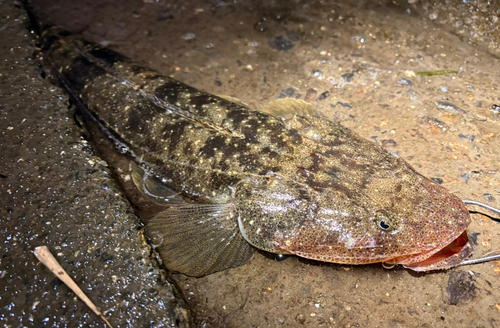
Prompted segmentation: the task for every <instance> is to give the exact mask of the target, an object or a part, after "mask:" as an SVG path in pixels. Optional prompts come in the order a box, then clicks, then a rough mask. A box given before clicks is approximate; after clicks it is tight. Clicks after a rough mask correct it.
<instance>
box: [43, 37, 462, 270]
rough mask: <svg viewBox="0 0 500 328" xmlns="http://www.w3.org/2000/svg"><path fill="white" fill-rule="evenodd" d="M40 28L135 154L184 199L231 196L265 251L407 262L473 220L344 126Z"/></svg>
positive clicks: (216, 200) (241, 221)
mask: <svg viewBox="0 0 500 328" xmlns="http://www.w3.org/2000/svg"><path fill="white" fill-rule="evenodd" d="M44 33H45V35H44V40H45V41H44V42H43V44H42V51H43V53H44V61H45V65H46V66H47V67H49V68H50V70H51V71H52V72H53V75H54V76H56V77H58V78H62V79H63V80H64V81H65V84H66V85H65V86H66V87H67V88H69V89H71V90H72V92H73V93H74V94H75V95H77V96H78V97H79V98H80V99H81V101H82V102H83V103H84V104H85V105H86V106H87V108H89V109H90V110H91V111H92V112H93V113H94V114H95V116H96V117H97V118H98V119H99V120H100V121H101V122H103V124H104V125H105V127H106V128H107V129H109V131H110V133H111V134H112V135H113V136H116V138H117V139H119V140H121V142H123V145H125V147H126V148H127V149H128V151H129V152H130V153H131V154H133V155H134V158H135V159H136V160H137V161H139V162H140V164H141V165H146V166H147V167H148V168H149V169H150V170H151V172H153V173H154V175H156V176H157V177H159V178H161V179H163V181H164V183H165V185H166V186H168V188H170V189H172V190H173V191H175V192H178V193H180V194H181V195H182V196H183V197H184V198H185V199H186V201H187V202H188V203H192V204H195V203H196V204H231V206H233V207H234V208H235V211H236V212H237V215H234V218H233V216H231V218H232V219H231V220H233V221H234V225H238V226H239V229H240V232H241V233H242V235H243V237H244V238H245V240H247V241H248V242H249V243H250V244H251V245H253V246H255V247H257V248H259V249H262V250H265V251H269V252H272V253H278V254H296V255H299V256H303V257H306V258H311V259H315V260H321V261H328V262H335V263H349V264H365V263H373V262H388V263H395V264H398V263H400V264H411V263H415V262H420V261H423V260H425V259H427V258H429V257H430V256H431V255H433V254H434V253H436V252H438V251H439V250H440V249H442V248H443V247H445V246H446V245H447V244H449V243H450V242H452V241H453V240H454V239H456V238H458V236H460V235H461V234H462V233H463V232H464V231H465V229H466V228H467V226H468V225H469V223H470V217H469V214H468V211H467V209H466V208H465V206H464V204H463V202H462V201H461V200H460V199H459V198H457V197H456V196H454V195H452V194H450V193H449V192H448V191H447V190H446V189H445V188H443V187H441V186H439V185H438V184H436V183H434V182H433V181H431V180H429V179H427V178H426V177H424V176H422V175H421V174H419V173H417V172H416V171H415V170H414V169H413V168H411V166H410V165H409V164H407V163H406V162H405V161H404V160H403V159H401V158H400V157H398V156H397V155H395V154H392V153H390V152H388V151H386V150H385V149H383V148H381V147H379V146H378V145H376V144H374V143H372V142H370V141H367V140H365V139H362V138H360V137H359V136H357V135H356V134H355V133H354V132H352V131H351V130H349V129H347V128H345V127H343V126H341V125H340V124H337V123H333V122H330V121H328V120H325V119H322V118H318V117H315V116H312V115H295V116H293V117H291V118H288V119H282V118H278V117H275V116H273V115H270V114H266V113H263V112H259V111H253V110H250V109H249V108H247V107H246V106H244V105H242V104H237V103H234V102H231V101H228V100H226V99H223V98H220V97H217V96H214V95H210V94H207V93H204V92H201V91H199V90H197V89H195V88H192V87H189V86H187V85H185V84H182V83H180V82H178V81H175V80H173V79H171V78H169V77H166V76H162V75H160V74H158V73H157V72H154V71H152V70H150V69H147V68H144V67H141V66H139V65H137V64H135V63H133V62H132V61H131V60H129V59H127V58H126V57H124V56H122V55H120V54H118V53H116V52H114V51H111V50H109V49H105V48H102V47H100V46H98V45H96V44H92V43H89V42H87V41H84V40H83V39H81V38H80V37H77V36H73V35H69V34H68V33H61V32H60V31H59V30H57V29H54V28H52V29H48V30H46V31H45V32H44ZM231 213H232V212H231ZM173 269H174V270H175V269H176V268H173ZM213 270H214V269H213V268H212V271H210V272H209V271H203V273H197V274H196V275H202V274H206V273H207V272H208V273H211V272H213ZM188 274H189V272H188Z"/></svg>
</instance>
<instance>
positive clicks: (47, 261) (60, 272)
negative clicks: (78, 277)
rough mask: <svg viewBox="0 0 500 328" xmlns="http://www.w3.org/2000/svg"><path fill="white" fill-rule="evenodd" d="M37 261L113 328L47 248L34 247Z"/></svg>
mask: <svg viewBox="0 0 500 328" xmlns="http://www.w3.org/2000/svg"><path fill="white" fill-rule="evenodd" d="M33 253H35V256H36V258H37V259H38V261H40V262H42V263H43V264H44V265H45V266H46V267H47V268H48V269H49V270H50V271H52V273H53V274H55V275H56V277H57V278H59V279H60V280H61V281H62V282H64V283H65V284H66V286H68V287H69V288H70V289H71V290H72V291H73V292H74V293H75V294H76V296H78V297H79V298H80V299H81V300H82V301H83V302H85V304H87V306H88V307H89V308H90V309H91V310H92V311H94V313H95V314H97V315H98V316H99V317H100V318H101V319H102V320H103V321H104V322H105V323H106V325H107V326H108V327H109V328H113V326H111V324H110V323H109V322H108V320H106V318H105V317H104V315H103V314H102V312H101V311H100V310H99V309H98V308H97V307H96V306H95V305H94V303H92V301H91V300H90V299H89V298H88V297H87V295H85V293H84V292H83V291H82V290H81V289H80V287H78V285H77V284H76V283H75V282H74V281H73V279H71V277H70V276H69V275H68V274H67V273H66V271H64V269H63V268H62V266H61V265H60V264H59V263H58V262H57V260H56V259H55V257H54V255H52V253H51V252H50V251H49V248H48V247H47V246H38V247H35V250H34V251H33Z"/></svg>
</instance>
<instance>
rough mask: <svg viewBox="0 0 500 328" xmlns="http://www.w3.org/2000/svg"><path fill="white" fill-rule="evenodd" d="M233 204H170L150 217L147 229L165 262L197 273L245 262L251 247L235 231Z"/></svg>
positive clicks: (218, 269) (251, 252) (191, 274)
mask: <svg viewBox="0 0 500 328" xmlns="http://www.w3.org/2000/svg"><path fill="white" fill-rule="evenodd" d="M237 216H238V209H237V207H236V205H234V204H185V205H180V206H172V207H169V208H168V209H166V210H164V211H162V212H160V213H158V214H157V215H156V216H155V217H154V218H152V219H151V220H150V221H149V223H148V225H147V227H146V228H147V231H148V234H149V236H150V239H151V243H152V244H153V245H154V247H155V248H156V250H157V251H158V252H159V254H160V256H161V258H162V260H163V261H164V264H165V266H166V267H167V268H168V269H170V270H172V271H177V272H181V273H183V274H186V275H189V276H194V277H201V276H205V275H208V274H211V273H214V272H218V271H222V270H225V269H228V268H233V267H237V266H240V265H243V264H245V263H246V262H247V261H248V260H249V259H250V258H251V256H252V254H253V252H254V248H253V247H252V246H251V245H250V244H248V242H247V241H246V240H245V239H244V238H243V237H242V235H241V233H240V232H239V228H238V222H237V219H238V218H237Z"/></svg>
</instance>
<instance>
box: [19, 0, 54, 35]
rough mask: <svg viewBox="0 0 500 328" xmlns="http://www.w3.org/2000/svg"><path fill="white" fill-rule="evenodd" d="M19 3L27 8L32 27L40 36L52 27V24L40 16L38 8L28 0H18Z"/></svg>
mask: <svg viewBox="0 0 500 328" xmlns="http://www.w3.org/2000/svg"><path fill="white" fill-rule="evenodd" d="M17 3H18V4H20V5H21V6H22V7H23V8H24V10H26V13H27V14H28V18H29V21H30V29H32V30H33V31H35V33H36V34H37V35H38V36H41V35H42V33H43V32H44V31H45V30H47V29H48V28H49V27H51V25H50V24H47V23H45V22H44V21H43V20H42V19H41V18H40V14H39V12H38V9H37V8H35V7H33V6H32V5H31V3H30V2H29V1H28V0H18V1H17Z"/></svg>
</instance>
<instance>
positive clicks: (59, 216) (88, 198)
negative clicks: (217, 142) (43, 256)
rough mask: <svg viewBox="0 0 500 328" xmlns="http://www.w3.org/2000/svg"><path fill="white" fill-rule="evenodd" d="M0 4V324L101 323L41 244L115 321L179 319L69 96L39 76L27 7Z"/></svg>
mask: <svg viewBox="0 0 500 328" xmlns="http://www.w3.org/2000/svg"><path fill="white" fill-rule="evenodd" d="M0 8H1V9H0V12H1V14H0V53H1V55H0V58H1V61H0V226H1V233H0V243H1V245H2V246H1V250H0V290H1V292H0V322H2V326H4V327H102V326H103V322H102V321H101V320H100V319H99V318H98V317H97V316H96V315H95V314H93V313H92V312H91V311H90V310H89V309H88V308H87V306H86V305H85V304H84V303H83V302H82V301H80V300H79V299H77V298H76V297H75V295H74V294H73V293H72V292H71V291H70V290H69V289H68V288H67V287H66V286H65V285H63V284H62V283H61V281H60V280H59V279H58V278H56V277H55V276H54V275H53V274H52V273H51V272H50V271H49V270H47V269H46V268H45V267H44V266H43V265H41V264H40V263H39V262H38V261H37V259H36V258H35V256H34V255H33V249H34V247H36V246H40V245H47V246H48V247H49V249H50V250H51V251H52V253H53V254H54V256H55V257H56V258H57V259H58V261H59V262H60V264H61V265H62V267H63V268H64V269H65V270H66V271H67V272H68V273H69V275H70V276H71V277H72V278H73V279H74V280H75V281H76V282H77V283H78V285H79V286H80V287H81V288H82V290H83V291H84V292H85V293H86V294H87V295H88V297H89V298H90V299H91V300H92V301H93V302H94V303H95V304H96V305H97V306H98V307H99V308H100V309H101V310H102V312H103V313H104V316H105V317H106V318H107V319H108V320H109V321H110V322H111V323H112V324H113V325H114V327H174V326H176V318H177V320H178V321H179V320H182V318H181V315H177V314H176V313H182V312H183V311H180V312H179V311H177V310H178V308H177V300H176V299H175V298H174V297H173V295H172V288H171V286H170V285H169V284H168V283H166V282H165V281H164V277H163V275H162V274H161V271H160V270H159V267H158V265H157V263H156V262H153V261H152V260H151V259H150V252H151V249H150V247H149V246H148V245H147V244H146V243H145V241H144V235H143V232H142V225H141V224H140V221H139V220H138V219H137V217H136V216H134V214H133V212H132V211H131V209H130V206H129V205H128V202H127V201H126V200H124V199H123V198H122V197H121V196H120V194H119V192H118V191H117V188H116V186H115V184H114V182H113V181H112V180H110V174H109V172H108V168H107V167H106V163H105V162H103V161H102V160H101V159H100V158H98V157H96V156H94V155H93V153H92V149H91V148H90V147H89V146H88V144H87V142H86V140H85V139H84V138H83V136H82V131H81V129H80V128H79V127H78V126H77V125H76V124H75V121H74V119H73V117H72V113H71V112H70V111H68V107H67V104H66V99H67V96H66V95H64V94H63V93H62V91H61V90H60V89H58V88H57V87H55V86H54V85H52V84H50V83H49V81H46V80H43V79H42V78H41V72H40V71H39V69H38V65H37V62H36V60H35V58H34V57H33V53H34V50H35V49H34V41H33V37H32V35H30V33H29V31H28V29H27V25H26V13H25V12H24V10H22V9H21V8H17V7H15V6H14V4H13V3H12V2H11V1H1V2H0ZM177 323H178V324H179V323H180V322H177ZM181 324H182V323H181Z"/></svg>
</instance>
